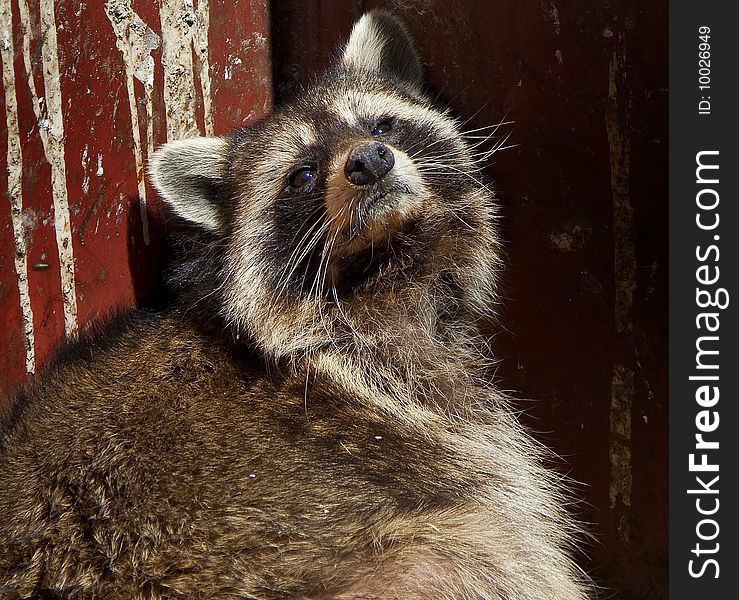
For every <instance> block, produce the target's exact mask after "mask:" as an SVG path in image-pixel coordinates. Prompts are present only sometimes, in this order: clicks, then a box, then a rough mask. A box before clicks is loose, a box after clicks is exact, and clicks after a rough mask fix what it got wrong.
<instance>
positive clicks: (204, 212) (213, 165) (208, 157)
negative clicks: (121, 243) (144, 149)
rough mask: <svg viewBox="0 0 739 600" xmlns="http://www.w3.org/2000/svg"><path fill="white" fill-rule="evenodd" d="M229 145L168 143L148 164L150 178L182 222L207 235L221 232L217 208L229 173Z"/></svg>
mask: <svg viewBox="0 0 739 600" xmlns="http://www.w3.org/2000/svg"><path fill="white" fill-rule="evenodd" d="M228 154H229V141H228V139H225V138H217V137H211V138H206V137H196V138H186V139H182V140H175V141H173V142H168V143H167V144H165V145H164V146H162V147H161V148H159V149H158V150H157V151H156V152H154V154H153V155H152V156H151V159H150V160H149V177H150V178H151V183H152V185H153V186H154V187H155V188H156V190H157V191H158V192H159V194H160V195H161V196H162V198H163V199H164V200H165V201H166V202H167V204H169V205H170V206H171V207H172V210H174V212H175V213H177V214H178V215H179V216H180V217H182V218H183V219H185V220H187V221H190V222H191V223H194V224H196V225H199V226H201V227H203V228H205V229H208V230H209V231H213V232H220V231H222V230H223V216H222V214H221V210H220V208H219V206H220V202H219V200H221V198H219V196H221V194H222V189H223V187H224V178H225V176H226V173H227V171H228Z"/></svg>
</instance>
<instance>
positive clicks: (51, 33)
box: [0, 0, 272, 409]
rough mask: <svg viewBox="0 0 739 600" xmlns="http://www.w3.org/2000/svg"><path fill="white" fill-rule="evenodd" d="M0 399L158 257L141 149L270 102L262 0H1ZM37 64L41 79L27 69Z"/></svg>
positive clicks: (127, 298)
mask: <svg viewBox="0 0 739 600" xmlns="http://www.w3.org/2000/svg"><path fill="white" fill-rule="evenodd" d="M0 11H1V15H2V22H1V23H0V35H2V38H3V39H2V42H1V45H2V61H3V91H4V93H3V94H2V96H1V97H0V115H2V116H4V118H3V120H2V131H0V157H2V159H0V160H2V163H3V172H4V173H5V172H7V174H8V177H7V178H5V177H2V178H0V192H2V197H3V201H2V203H1V204H0V323H2V326H1V327H0V348H2V352H1V356H2V358H1V359H0V409H2V408H3V404H4V401H3V397H4V396H6V395H7V393H8V392H9V391H10V390H11V389H12V388H14V387H15V386H17V385H18V383H19V382H20V381H22V380H23V379H24V377H25V376H26V371H29V372H32V371H34V370H37V369H38V368H39V367H40V366H41V365H42V364H43V362H44V360H45V358H46V357H47V356H48V354H49V352H50V350H51V349H52V348H53V346H54V345H56V344H57V343H58V342H59V340H60V339H61V338H62V337H63V335H64V333H65V330H66V332H67V333H71V332H73V331H75V330H76V329H78V328H79V327H80V326H83V325H84V324H85V323H87V322H89V321H90V320H91V319H94V318H96V317H98V316H101V315H105V314H107V313H109V312H110V311H111V310H114V309H116V308H120V307H125V306H131V305H133V304H134V303H135V302H136V300H137V299H140V298H141V297H143V296H145V295H146V294H147V292H148V291H149V289H150V288H151V285H152V281H153V279H154V274H155V273H156V271H157V269H158V266H159V265H160V264H161V256H162V253H163V244H164V242H163V231H162V229H163V228H164V227H166V224H163V223H162V219H161V214H160V210H159V207H158V204H157V200H156V198H155V196H154V194H153V192H152V190H151V189H150V187H149V186H148V184H146V183H145V181H144V166H145V162H146V157H147V155H148V153H149V152H150V151H151V150H152V148H153V147H155V146H157V145H159V144H161V143H162V142H164V141H166V140H167V139H172V138H177V137H182V136H190V135H197V134H205V133H213V132H215V133H216V134H217V133H222V132H226V131H228V130H230V129H233V128H235V127H238V126H240V125H242V124H244V123H247V122H250V121H253V120H254V119H256V118H259V117H261V116H262V115H264V114H266V113H267V112H268V111H269V110H270V109H271V102H272V81H271V62H270V47H269V31H268V29H269V21H268V6H267V3H266V2H265V1H256V0H233V1H228V2H227V1H226V0H199V1H197V0H196V1H194V2H188V1H182V0H159V1H157V0H134V1H131V0H110V1H108V2H103V1H102V0H100V1H95V2H78V1H77V0H74V1H72V0H0ZM29 75H30V77H29Z"/></svg>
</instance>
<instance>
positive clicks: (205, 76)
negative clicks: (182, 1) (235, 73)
mask: <svg viewBox="0 0 739 600" xmlns="http://www.w3.org/2000/svg"><path fill="white" fill-rule="evenodd" d="M197 12H198V14H197V17H198V18H197V29H196V30H195V33H194V35H193V47H194V49H195V55H196V56H197V58H198V67H199V68H198V74H199V76H200V93H201V96H202V98H203V115H204V118H203V121H204V124H205V132H204V133H205V135H208V136H212V135H213V102H212V99H211V94H210V91H211V82H210V60H209V57H208V31H209V29H210V3H209V2H208V0H199V2H198V9H197ZM237 60H239V59H237ZM240 63H241V60H239V62H238V63H236V62H235V63H234V64H240Z"/></svg>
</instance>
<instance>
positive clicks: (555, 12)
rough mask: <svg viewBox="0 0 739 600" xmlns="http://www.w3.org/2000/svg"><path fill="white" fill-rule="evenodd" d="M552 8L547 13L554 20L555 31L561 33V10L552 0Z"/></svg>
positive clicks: (557, 33)
mask: <svg viewBox="0 0 739 600" xmlns="http://www.w3.org/2000/svg"><path fill="white" fill-rule="evenodd" d="M549 6H550V7H551V8H550V9H549V10H548V11H547V14H548V15H549V16H550V17H551V19H552V21H553V22H554V33H555V34H556V35H559V33H560V22H559V10H557V7H556V6H555V5H554V3H553V2H552V3H551V4H550V5H549Z"/></svg>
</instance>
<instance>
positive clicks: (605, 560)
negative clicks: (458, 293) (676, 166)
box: [273, 0, 668, 600]
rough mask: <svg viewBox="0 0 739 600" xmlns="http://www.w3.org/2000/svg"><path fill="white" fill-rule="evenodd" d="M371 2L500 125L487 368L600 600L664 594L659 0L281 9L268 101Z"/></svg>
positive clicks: (459, 105)
mask: <svg viewBox="0 0 739 600" xmlns="http://www.w3.org/2000/svg"><path fill="white" fill-rule="evenodd" d="M376 6H381V7H385V8H388V9H392V10H394V11H395V12H396V13H398V14H399V15H400V16H401V17H403V18H404V20H405V21H406V23H407V24H408V26H409V29H410V30H411V33H412V34H413V35H414V37H415V39H416V40H417V42H418V46H419V50H420V54H421V56H422V57H423V59H424V60H425V61H426V64H427V67H428V69H427V71H428V75H429V78H430V80H431V82H432V84H433V86H434V87H435V88H436V90H438V91H439V92H440V93H441V95H442V97H444V98H446V99H448V100H449V102H450V104H451V105H452V107H453V108H454V109H455V111H456V112H457V113H458V114H459V115H461V116H464V117H467V116H470V115H474V117H473V118H472V120H471V121H470V122H469V123H468V125H467V127H468V128H470V129H473V128H475V127H481V126H484V125H489V124H492V123H496V122H498V121H500V120H503V119H511V120H514V121H515V125H514V126H513V127H512V130H513V134H512V137H511V138H510V142H511V143H516V144H520V145H519V146H518V147H516V148H511V149H508V150H505V151H503V152H500V153H499V154H497V155H496V156H494V157H493V160H492V161H491V163H492V164H491V166H490V169H489V172H490V175H491V176H494V177H495V179H496V180H497V183H498V187H499V188H500V198H501V204H502V213H503V231H504V236H505V238H506V247H507V253H508V270H507V272H506V273H504V274H503V289H504V305H503V307H502V311H501V312H502V314H501V317H500V327H498V328H497V331H498V332H497V334H496V336H495V338H494V348H495V350H496V353H497V355H498V357H499V358H500V359H501V363H500V366H499V368H498V370H497V373H496V376H497V378H498V380H499V381H500V383H501V385H502V386H503V387H504V388H506V389H512V390H514V391H515V396H516V397H517V398H520V399H521V401H520V402H519V406H520V408H521V409H522V410H523V411H524V419H525V420H526V422H527V423H528V424H529V425H530V426H531V427H532V428H533V429H534V430H535V431H537V432H540V433H539V438H540V439H542V440H543V441H544V442H545V443H547V444H548V445H549V446H551V447H552V448H554V450H555V451H556V452H557V453H558V454H560V455H561V456H562V457H564V463H565V466H562V470H563V472H566V473H568V474H569V475H570V476H571V477H573V478H574V479H576V480H578V481H580V482H582V483H583V485H582V486H581V487H580V488H579V495H581V496H582V498H583V499H584V502H583V503H582V504H581V505H580V506H578V507H577V510H578V512H579V514H580V515H581V517H582V518H583V519H584V520H586V521H588V522H590V523H593V525H592V526H591V527H590V529H591V531H592V532H593V533H594V534H595V536H596V538H597V540H596V541H595V542H594V543H593V544H591V545H590V546H589V547H588V548H587V553H588V555H589V557H590V558H589V560H588V559H584V560H583V562H584V563H585V566H586V568H587V569H588V571H589V572H590V573H591V574H592V576H593V577H594V578H595V579H596V581H597V582H598V583H600V584H601V585H603V586H604V587H605V588H607V589H606V590H604V592H603V597H615V598H623V599H640V600H641V599H644V600H646V599H649V600H658V599H660V598H666V597H667V414H668V413H667V60H668V57H667V48H668V47H667V3H666V2H651V3H648V4H646V5H645V4H644V3H636V2H630V1H628V0H615V1H612V2H608V3H606V2H586V1H585V0H577V1H575V2H569V3H564V2H563V3H559V2H556V1H555V2H549V1H547V2H543V1H537V0H522V1H521V0H495V1H490V2H474V1H472V0H469V1H466V2H465V1H463V0H444V1H441V0H417V1H411V0H406V1H402V2H397V1H395V2H390V1H386V2H382V1H373V2H331V1H328V0H323V1H320V2H315V3H304V2H299V1H298V0H288V1H285V2H279V3H275V5H274V6H273V40H274V43H273V55H274V63H275V64H274V73H275V92H276V97H277V98H278V99H279V98H280V97H282V96H284V95H287V94H290V93H291V92H292V91H293V90H295V89H296V88H297V86H298V85H299V84H301V83H304V82H306V81H307V80H308V79H309V78H310V77H311V75H312V74H314V73H315V72H316V71H318V70H320V69H321V68H323V67H324V66H325V65H326V63H327V57H328V56H329V53H330V52H332V51H333V49H334V48H335V46H336V44H337V43H338V42H339V41H340V39H341V38H342V37H344V36H345V35H346V34H347V32H348V30H349V28H350V26H351V23H352V22H353V20H354V19H355V18H356V17H357V16H358V15H360V14H361V13H362V12H363V11H364V10H366V9H368V8H372V7H376ZM527 399H530V400H527Z"/></svg>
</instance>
